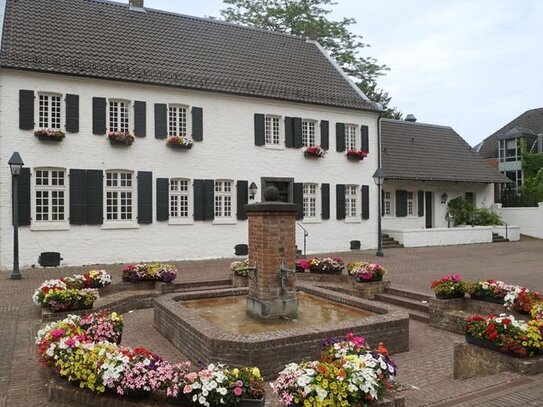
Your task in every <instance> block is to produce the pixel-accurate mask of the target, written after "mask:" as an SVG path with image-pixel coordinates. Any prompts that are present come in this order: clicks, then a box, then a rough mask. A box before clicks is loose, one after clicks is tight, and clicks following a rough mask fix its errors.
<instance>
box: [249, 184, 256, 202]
mask: <svg viewBox="0 0 543 407" xmlns="http://www.w3.org/2000/svg"><path fill="white" fill-rule="evenodd" d="M256 191H258V187H257V186H256V184H255V183H254V182H251V185H250V186H249V198H251V200H253V199H255V196H256Z"/></svg>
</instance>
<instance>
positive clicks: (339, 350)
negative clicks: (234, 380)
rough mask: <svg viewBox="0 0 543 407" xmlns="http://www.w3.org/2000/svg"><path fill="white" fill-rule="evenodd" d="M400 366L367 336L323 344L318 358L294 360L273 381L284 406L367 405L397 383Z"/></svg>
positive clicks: (276, 392) (351, 337) (348, 335)
mask: <svg viewBox="0 0 543 407" xmlns="http://www.w3.org/2000/svg"><path fill="white" fill-rule="evenodd" d="M395 375H396V365H395V364H394V362H392V360H390V358H389V355H388V351H387V350H386V348H385V347H384V346H383V345H382V344H379V347H378V348H377V349H376V350H372V349H371V348H370V347H369V346H368V345H367V344H366V343H365V340H364V338H362V337H355V336H354V335H352V334H347V336H346V337H345V339H342V340H331V341H327V342H325V343H324V344H323V351H322V353H321V357H320V359H319V360H318V361H309V362H301V363H290V364H288V365H287V366H286V367H285V369H284V370H283V371H281V372H280V373H279V376H278V378H277V380H276V381H275V382H274V383H273V384H272V387H273V392H274V393H275V394H277V395H278V397H279V401H280V402H281V404H282V405H283V406H289V407H290V406H292V407H298V406H358V405H359V406H365V405H368V403H370V402H371V401H374V400H379V399H381V398H382V396H383V393H384V391H385V389H387V388H390V387H392V385H393V383H394V382H395Z"/></svg>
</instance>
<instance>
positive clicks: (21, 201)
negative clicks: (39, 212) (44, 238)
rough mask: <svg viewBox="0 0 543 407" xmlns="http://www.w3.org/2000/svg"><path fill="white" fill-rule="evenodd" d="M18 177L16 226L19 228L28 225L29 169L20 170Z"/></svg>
mask: <svg viewBox="0 0 543 407" xmlns="http://www.w3.org/2000/svg"><path fill="white" fill-rule="evenodd" d="M18 177H19V181H18V182H19V183H18V185H17V188H18V190H17V206H18V216H19V218H18V224H19V226H28V225H30V168H24V167H23V168H21V172H20V173H19V176H18ZM12 179H13V177H12ZM12 223H13V222H12Z"/></svg>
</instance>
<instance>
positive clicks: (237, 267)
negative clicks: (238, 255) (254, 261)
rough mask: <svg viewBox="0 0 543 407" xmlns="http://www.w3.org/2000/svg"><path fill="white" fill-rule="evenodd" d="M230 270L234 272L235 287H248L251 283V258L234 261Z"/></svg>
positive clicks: (233, 281)
mask: <svg viewBox="0 0 543 407" xmlns="http://www.w3.org/2000/svg"><path fill="white" fill-rule="evenodd" d="M230 271H231V272H232V283H233V284H234V287H247V286H248V285H249V259H245V260H241V261H234V262H232V263H231V264H230Z"/></svg>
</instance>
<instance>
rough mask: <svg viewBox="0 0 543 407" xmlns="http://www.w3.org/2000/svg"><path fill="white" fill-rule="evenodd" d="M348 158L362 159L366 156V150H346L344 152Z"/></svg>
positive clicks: (352, 159) (353, 159)
mask: <svg viewBox="0 0 543 407" xmlns="http://www.w3.org/2000/svg"><path fill="white" fill-rule="evenodd" d="M345 155H346V156H347V159H348V160H351V161H362V160H363V159H364V158H366V157H367V156H368V152H367V151H366V150H362V149H360V150H347V152H346V153H345Z"/></svg>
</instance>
